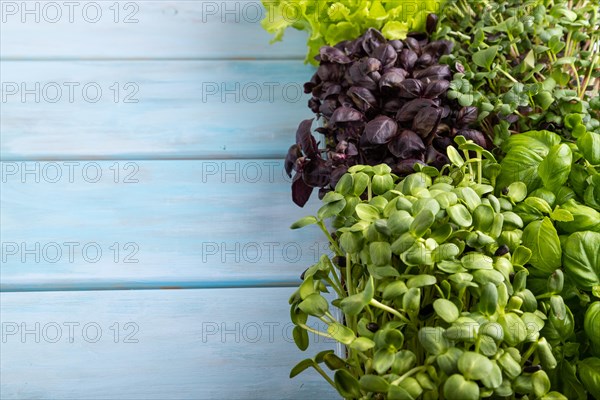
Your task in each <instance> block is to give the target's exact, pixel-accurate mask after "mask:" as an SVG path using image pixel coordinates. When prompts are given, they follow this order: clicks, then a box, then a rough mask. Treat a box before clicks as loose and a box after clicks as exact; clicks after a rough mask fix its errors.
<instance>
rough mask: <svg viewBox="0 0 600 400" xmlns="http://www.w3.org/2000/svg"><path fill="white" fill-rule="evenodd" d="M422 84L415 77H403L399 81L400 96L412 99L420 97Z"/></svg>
mask: <svg viewBox="0 0 600 400" xmlns="http://www.w3.org/2000/svg"><path fill="white" fill-rule="evenodd" d="M422 92H423V84H422V83H421V81H419V80H417V79H405V80H403V81H402V82H401V83H400V97H404V98H406V99H414V98H415V97H421V93H422Z"/></svg>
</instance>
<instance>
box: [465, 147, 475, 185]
mask: <svg viewBox="0 0 600 400" xmlns="http://www.w3.org/2000/svg"><path fill="white" fill-rule="evenodd" d="M463 154H464V155H465V160H466V161H467V164H468V166H469V176H470V177H471V180H473V166H472V165H471V163H470V162H469V160H470V159H469V150H463Z"/></svg>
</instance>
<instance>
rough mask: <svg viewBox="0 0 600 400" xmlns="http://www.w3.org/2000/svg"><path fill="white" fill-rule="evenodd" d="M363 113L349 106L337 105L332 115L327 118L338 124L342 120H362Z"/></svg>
mask: <svg viewBox="0 0 600 400" xmlns="http://www.w3.org/2000/svg"><path fill="white" fill-rule="evenodd" d="M362 119H363V114H362V113H361V112H360V111H357V110H355V109H354V108H350V107H339V108H338V109H337V110H335V111H334V112H333V115H332V116H331V118H330V119H329V122H331V123H332V124H339V123H344V122H354V121H362Z"/></svg>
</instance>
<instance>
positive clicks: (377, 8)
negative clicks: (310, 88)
mask: <svg viewBox="0 0 600 400" xmlns="http://www.w3.org/2000/svg"><path fill="white" fill-rule="evenodd" d="M262 2H263V5H264V7H265V9H266V15H265V18H264V19H263V20H262V22H261V24H262V26H263V28H264V29H265V30H266V31H267V32H269V33H271V34H272V35H274V37H273V40H272V41H271V43H273V42H276V41H279V40H281V39H282V38H283V34H284V32H285V30H286V29H288V28H290V27H291V28H294V29H298V30H306V31H308V33H309V37H308V42H307V45H308V54H307V56H306V60H305V62H307V63H308V62H310V63H313V64H315V65H316V64H317V63H316V62H315V60H314V57H315V56H316V55H317V54H318V53H319V48H320V47H321V46H325V45H330V46H332V45H334V44H336V43H339V42H341V41H342V40H350V39H356V38H357V37H358V36H360V35H361V34H363V33H364V32H365V31H366V30H367V29H369V28H375V29H377V30H380V31H381V32H382V33H383V35H384V36H385V37H386V38H387V39H405V38H406V35H407V33H408V32H421V31H424V30H425V21H426V18H427V14H429V13H438V12H439V11H440V8H441V4H442V2H443V0H418V1H417V0H337V1H336V0H262Z"/></svg>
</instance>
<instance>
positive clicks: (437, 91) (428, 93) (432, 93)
mask: <svg viewBox="0 0 600 400" xmlns="http://www.w3.org/2000/svg"><path fill="white" fill-rule="evenodd" d="M449 87H450V81H447V80H445V79H440V80H434V81H431V82H430V83H429V84H428V85H427V86H426V87H425V91H424V92H423V97H425V98H427V99H434V98H436V97H439V96H441V95H442V94H444V93H446V92H447V91H448V88H449Z"/></svg>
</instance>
